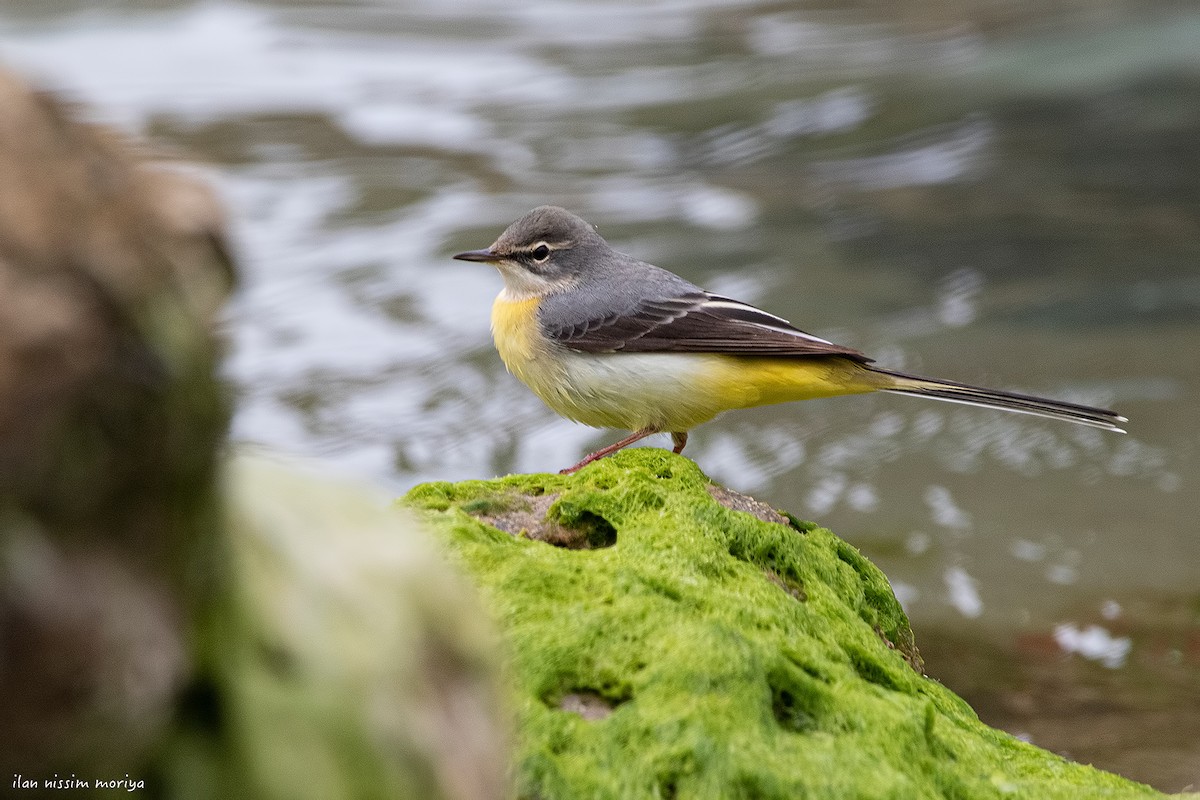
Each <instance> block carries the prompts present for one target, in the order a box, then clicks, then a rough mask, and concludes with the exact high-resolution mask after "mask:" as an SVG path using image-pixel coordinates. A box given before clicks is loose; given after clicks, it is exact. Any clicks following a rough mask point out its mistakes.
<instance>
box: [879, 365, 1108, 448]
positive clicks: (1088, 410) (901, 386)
mask: <svg viewBox="0 0 1200 800" xmlns="http://www.w3.org/2000/svg"><path fill="white" fill-rule="evenodd" d="M867 369H868V370H870V371H871V372H875V373H878V374H879V375H884V376H887V377H888V378H890V379H892V380H891V381H888V382H885V383H884V385H883V386H881V387H880V391H884V392H895V393H896V394H911V395H916V396H918V397H929V398H932V399H934V400H945V401H947V402H950V403H965V404H967V405H970V406H983V407H984V408H998V409H1001V410H1003V411H1015V412H1017V413H1018V414H1033V415H1035V416H1038V417H1049V418H1050V419H1062V420H1066V421H1067V422H1077V423H1079V424H1080V425H1091V426H1092V427H1093V428H1103V429H1104V430H1108V431H1117V432H1118V433H1124V432H1125V430H1124V429H1123V428H1121V427H1120V425H1118V424H1117V423H1120V422H1128V420H1127V419H1125V417H1122V416H1121V415H1120V414H1118V413H1116V412H1115V411H1107V410H1105V409H1103V408H1092V407H1091V406H1081V405H1078V404H1076V403H1065V402H1063V401H1061V400H1050V399H1047V398H1045V397H1034V396H1033V395H1028V394H1017V393H1016V392H1005V391H1001V390H999V389H985V388H983V387H982V386H970V385H968V384H965V383H955V382H953V381H941V380H934V379H933V378H922V377H921V376H919V375H906V374H904V373H903V372H892V371H891V370H887V369H880V368H878V367H867Z"/></svg>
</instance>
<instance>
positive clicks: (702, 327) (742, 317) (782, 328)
mask: <svg viewBox="0 0 1200 800" xmlns="http://www.w3.org/2000/svg"><path fill="white" fill-rule="evenodd" d="M543 330H544V332H545V333H546V335H547V336H549V337H550V338H551V339H553V340H554V341H555V342H558V343H559V344H561V345H563V346H565V347H569V348H571V349H572V350H578V351H580V352H585V353H728V354H731V355H779V356H841V357H843V358H849V359H852V360H855V361H860V362H862V363H864V364H865V363H868V362H870V361H871V359H869V358H867V357H866V356H865V355H863V354H862V353H860V352H859V351H857V350H854V349H852V348H849V347H843V346H841V345H837V344H833V343H832V342H828V341H826V340H824V339H821V338H818V337H816V336H813V335H811V334H808V333H805V332H804V331H802V330H800V329H798V328H796V327H794V326H793V325H792V324H791V323H790V322H788V321H787V320H785V319H783V318H781V317H777V316H775V315H774V314H768V313H767V312H765V311H763V310H761V309H758V308H755V307H754V306H751V305H747V304H746V303H742V302H739V301H737V300H732V299H730V298H728V297H722V296H721V295H715V294H711V293H709V292H703V291H693V292H686V293H684V294H681V295H679V296H676V297H668V298H662V299H655V300H642V301H640V302H638V303H637V304H636V305H635V306H634V308H633V309H632V310H629V311H626V312H623V313H621V312H613V313H609V314H605V315H599V316H595V317H593V318H591V319H587V320H584V321H582V322H576V323H572V324H563V325H557V326H551V325H546V324H545V322H544V321H543Z"/></svg>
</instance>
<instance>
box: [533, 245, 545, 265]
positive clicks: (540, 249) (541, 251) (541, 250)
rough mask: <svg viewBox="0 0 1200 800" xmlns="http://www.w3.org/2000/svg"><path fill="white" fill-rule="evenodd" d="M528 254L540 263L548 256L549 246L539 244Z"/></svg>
mask: <svg viewBox="0 0 1200 800" xmlns="http://www.w3.org/2000/svg"><path fill="white" fill-rule="evenodd" d="M529 255H531V256H533V260H534V261H537V262H538V263H541V262H543V261H545V260H546V259H547V258H549V257H550V248H549V247H547V246H546V245H544V244H539V245H538V246H537V247H535V248H533V252H532V253H530V254H529Z"/></svg>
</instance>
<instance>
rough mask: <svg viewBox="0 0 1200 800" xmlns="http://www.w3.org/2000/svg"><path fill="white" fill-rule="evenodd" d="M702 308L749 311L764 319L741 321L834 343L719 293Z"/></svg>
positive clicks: (712, 296)
mask: <svg viewBox="0 0 1200 800" xmlns="http://www.w3.org/2000/svg"><path fill="white" fill-rule="evenodd" d="M700 308H727V309H730V310H732V311H743V312H747V311H748V312H750V313H752V314H753V315H754V316H756V317H759V318H761V319H762V321H761V322H760V321H759V320H739V322H745V323H746V324H748V325H757V326H759V327H760V328H768V329H770V330H773V331H779V332H780V333H787V334H791V335H792V336H795V337H797V338H800V339H808V340H809V341H811V342H820V343H822V344H833V342H831V341H829V340H828V339H822V338H821V337H819V336H813V335H812V334H811V333H805V332H804V331H801V330H797V329H796V328H794V327H793V326H792V323H790V322H788V321H787V320H786V319H784V318H783V317H777V316H775V315H774V314H770V313H768V312H766V311H763V310H762V309H761V308H756V307H754V306H752V305H748V304H746V303H741V302H739V301H737V300H730V299H729V298H727V297H720V296H719V295H710V296H709V299H708V300H705V301H704V302H703V303H702V304H701V305H700Z"/></svg>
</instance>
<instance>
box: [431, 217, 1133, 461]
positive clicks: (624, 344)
mask: <svg viewBox="0 0 1200 800" xmlns="http://www.w3.org/2000/svg"><path fill="white" fill-rule="evenodd" d="M454 258H457V259H459V260H460V261H482V262H485V263H488V264H492V265H494V266H495V267H496V269H498V270H500V275H501V276H502V277H503V278H504V289H503V290H502V291H501V292H500V295H499V296H498V297H497V298H496V302H495V304H494V305H493V306H492V336H493V338H494V340H495V342H496V349H497V350H498V351H500V357H501V358H502V359H503V360H504V364H505V366H507V367H508V369H509V371H510V372H512V373H513V374H514V375H516V376H517V377H518V378H520V379H521V381H522V382H523V383H525V385H526V386H528V387H529V388H530V389H532V390H533V393H534V394H536V395H537V396H538V397H540V398H541V399H542V400H543V401H544V402H545V403H546V405H548V406H550V408H552V409H554V410H555V411H557V412H558V413H559V414H561V415H562V416H564V417H567V418H568V419H572V420H575V421H576V422H582V423H583V424H585V425H591V426H593V427H597V428H622V429H625V430H630V431H633V433H632V434H630V435H629V436H626V437H625V438H624V439H622V440H621V441H619V442H617V443H615V444H611V445H609V446H608V447H605V448H603V449H601V450H597V451H596V452H594V453H592V454H591V455H589V456H587V457H586V458H584V459H583V460H582V461H580V462H579V463H578V464H576V465H575V466H573V467H570V468H568V469H565V470H563V472H564V473H571V472H575V471H576V470H578V469H580V468H581V467H583V466H585V465H587V464H590V463H591V462H593V461H595V460H596V459H598V458H603V457H604V456H606V455H609V454H610V453H614V452H616V451H617V450H620V449H621V448H623V447H626V446H627V445H630V444H633V443H634V442H636V441H638V440H639V439H644V438H645V437H647V436H649V435H651V434H654V433H670V434H671V438H672V439H673V440H674V443H675V452H676V453H679V452H681V451H682V450H683V447H684V445H685V444H687V437H688V431H689V430H691V429H692V428H694V427H696V426H697V425H700V424H701V423H704V422H708V421H709V420H711V419H712V418H713V417H715V416H717V415H718V414H720V413H721V412H723V411H728V410H730V409H734V408H749V407H751V406H761V405H767V404H769V403H786V402H790V401H792V400H810V399H813V398H816V397H835V396H837V395H843V394H861V393H864V392H898V393H900V394H911V395H918V396H920V397H930V398H933V399H935V400H949V401H951V402H957V403H966V404H968V405H975V406H984V407H985V408H998V409H1003V410H1005V411H1016V412H1020V413H1024V414H1035V415H1037V416H1041V417H1051V418H1053V419H1062V420H1067V421H1068V422H1078V423H1080V424H1083V425H1091V426H1093V427H1096V428H1104V429H1105V430H1111V431H1118V432H1121V433H1124V431H1122V430H1121V428H1119V427H1118V426H1117V423H1119V422H1125V421H1126V420H1125V418H1124V417H1122V416H1120V415H1119V414H1116V413H1114V412H1112V411H1105V410H1104V409H1101V408H1091V407H1089V406H1082V405H1076V404H1075V403H1065V402H1062V401H1060V400H1048V399H1046V398H1042V397H1033V396H1030V395H1026V394H1017V393H1015V392H1005V391H1001V390H999V389H984V388H982V387H979V386H969V385H967V384H965V383H954V382H952V381H942V380H935V379H932V378H922V377H919V376H916V375H905V374H904V373H901V372H893V371H892V370H887V369H882V368H880V367H876V366H872V365H871V359H870V358H868V357H867V356H865V355H863V354H862V353H860V352H859V351H857V350H854V349H852V348H849V347H843V346H841V345H838V344H833V343H832V342H827V341H825V340H824V339H819V338H817V337H816V336H812V335H811V334H807V333H805V332H804V331H801V330H798V329H797V328H795V327H793V326H792V325H791V323H789V322H788V321H787V320H784V319H780V318H779V317H777V316H775V315H774V314H768V313H767V312H765V311H761V310H759V309H757V308H755V307H754V306H750V305H747V304H745V303H740V302H738V301H737V300H731V299H730V298H728V297H722V296H720V295H716V294H712V293H711V292H706V291H704V290H703V289H701V288H700V287H699V286H696V285H695V284H692V283H689V282H688V281H686V280H684V279H683V278H681V277H679V276H678V275H675V274H674V273H671V272H667V271H666V270H664V269H659V268H658V267H655V266H651V265H650V264H646V263H644V262H642V261H638V260H637V259H636V258H633V257H631V256H627V255H625V254H624V253H619V252H617V251H616V250H614V249H612V248H611V247H609V246H608V243H607V242H605V241H604V239H602V238H600V235H599V234H598V233H596V231H595V230H593V229H592V227H591V226H590V225H588V224H587V223H586V222H584V221H583V220H582V219H580V218H579V217H577V216H575V215H574V214H572V213H570V212H569V211H566V210H564V209H561V208H557V207H555V206H541V207H540V208H535V209H534V210H533V211H530V212H529V213H528V214H526V215H525V216H523V217H521V218H520V219H519V220H517V221H516V222H514V223H513V224H512V225H509V226H508V229H507V230H505V231H504V233H502V234H500V238H499V239H497V240H496V241H495V242H493V243H492V245H491V247H489V248H487V249H486V250H471V251H469V252H466V253H459V254H458V255H456V256H454Z"/></svg>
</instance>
